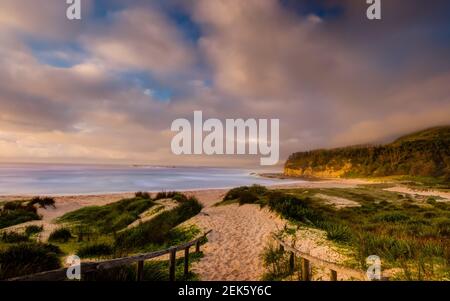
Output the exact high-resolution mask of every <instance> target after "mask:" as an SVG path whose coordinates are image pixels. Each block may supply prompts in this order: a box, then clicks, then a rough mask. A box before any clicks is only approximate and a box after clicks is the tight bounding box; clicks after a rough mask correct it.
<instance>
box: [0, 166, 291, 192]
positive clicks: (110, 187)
mask: <svg viewBox="0 0 450 301" xmlns="http://www.w3.org/2000/svg"><path fill="white" fill-rule="evenodd" d="M286 182H287V181H286V180H277V179H264V178H260V177H257V176H255V175H251V171H250V170H242V169H225V168H190V167H176V168H168V167H127V166H92V165H38V164H20V165H5V164H3V165H0V195H17V194H20V195H67V194H101V193H116V192H134V191H140V190H142V191H162V190H165V191H169V190H188V189H206V188H228V187H235V186H241V185H251V184H261V185H271V184H277V183H286Z"/></svg>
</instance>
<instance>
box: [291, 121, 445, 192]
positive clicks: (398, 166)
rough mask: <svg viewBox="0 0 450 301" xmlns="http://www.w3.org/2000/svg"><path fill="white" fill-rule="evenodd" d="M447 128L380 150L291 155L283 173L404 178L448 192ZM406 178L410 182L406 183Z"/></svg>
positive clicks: (409, 137)
mask: <svg viewBox="0 0 450 301" xmlns="http://www.w3.org/2000/svg"><path fill="white" fill-rule="evenodd" d="M449 149H450V126H445V127H436V128H432V129H428V130H424V131H420V132H417V133H413V134H410V135H407V136H404V137H401V138H399V139H397V140H396V141H394V142H393V143H390V144H386V145H379V146H371V145H370V146H352V147H344V148H337V149H330V150H314V151H308V152H299V153H294V154H292V155H291V156H290V157H289V159H288V160H287V161H286V164H285V173H286V174H288V175H297V176H319V177H334V176H341V177H383V176H404V177H405V180H406V181H409V182H412V183H415V182H417V183H420V185H421V186H426V187H437V188H441V189H450V186H449V185H450V152H449ZM408 178H409V179H408Z"/></svg>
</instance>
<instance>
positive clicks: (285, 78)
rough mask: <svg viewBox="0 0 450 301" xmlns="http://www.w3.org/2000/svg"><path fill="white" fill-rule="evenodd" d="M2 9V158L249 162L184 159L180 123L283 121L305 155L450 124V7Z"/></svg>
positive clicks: (26, 3) (19, 5)
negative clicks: (376, 11)
mask: <svg viewBox="0 0 450 301" xmlns="http://www.w3.org/2000/svg"><path fill="white" fill-rule="evenodd" d="M66 8H67V5H66V3H65V1H62V0H61V1H60V0H40V1H35V0H1V1H0V162H60V163H62V162H65V163H126V164H156V165H209V166H211V165H213V166H224V165H225V166H243V165H249V166H250V165H253V164H257V163H258V162H259V158H260V156H202V155H197V156H175V155H173V154H172V152H171V149H170V142H171V139H172V137H173V136H174V133H173V132H171V131H170V125H171V123H172V121H173V120H174V119H177V118H188V119H192V118H193V112H194V110H202V111H203V115H204V117H205V118H219V119H225V118H233V119H236V118H244V119H246V118H268V119H272V118H278V119H280V152H281V161H280V163H283V160H284V159H286V158H287V157H288V156H289V154H291V153H292V152H296V151H304V150H311V149H316V148H330V147H339V146H345V145H355V144H366V143H383V142H388V141H390V140H392V139H394V138H395V137H397V136H399V135H402V134H405V133H408V132H411V131H415V130H420V129H423V128H427V127H431V126H436V125H445V124H449V120H450V119H449V116H450V85H449V83H450V58H449V54H450V2H449V1H445V0H442V1H441V0H434V1H425V0H395V1H394V0H382V20H376V21H370V20H368V19H367V18H366V9H367V4H365V1H364V0H339V1H338V0H304V1H302V0H246V1H241V0H164V1H162V0H161V1H157V0H155V1H147V0H96V1H95V0H82V20H80V21H70V20H68V19H67V18H66Z"/></svg>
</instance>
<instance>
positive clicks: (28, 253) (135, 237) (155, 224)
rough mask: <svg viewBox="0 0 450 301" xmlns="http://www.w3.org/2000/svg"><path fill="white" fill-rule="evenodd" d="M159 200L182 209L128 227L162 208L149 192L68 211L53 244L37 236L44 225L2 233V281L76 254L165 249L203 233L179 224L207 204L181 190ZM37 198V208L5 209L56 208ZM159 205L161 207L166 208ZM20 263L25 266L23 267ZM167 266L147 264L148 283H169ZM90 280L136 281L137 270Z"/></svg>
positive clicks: (11, 205)
mask: <svg viewBox="0 0 450 301" xmlns="http://www.w3.org/2000/svg"><path fill="white" fill-rule="evenodd" d="M158 197H159V198H160V199H167V198H171V199H173V200H175V201H176V202H177V203H178V206H177V207H175V208H173V209H171V210H166V211H162V210H158V211H157V212H155V213H154V216H153V217H152V218H151V219H150V220H148V221H146V222H142V223H140V224H137V225H136V226H133V227H131V228H127V226H128V225H130V224H131V223H133V222H134V221H136V220H138V219H139V218H140V214H141V213H143V212H145V211H147V210H148V209H150V208H152V207H153V206H155V205H156V204H157V203H155V200H154V199H152V198H151V196H150V194H148V193H146V192H137V193H136V194H135V197H134V198H131V199H124V200H121V201H118V202H116V203H112V204H109V205H105V206H93V207H86V208H82V209H80V210H76V211H74V212H70V213H67V214H66V215H64V216H63V217H61V218H60V219H59V220H58V222H59V223H60V224H61V227H60V228H58V229H56V230H54V231H53V232H51V233H50V235H49V238H48V241H49V243H51V244H52V245H50V244H41V243H37V242H36V234H38V233H40V232H41V231H42V230H43V228H42V226H36V225H29V226H27V227H26V228H25V229H24V231H23V232H20V233H19V232H12V231H11V232H9V231H5V232H3V233H1V234H0V277H1V278H0V279H6V278H10V277H16V276H21V275H25V274H32V273H36V272H41V271H46V270H52V269H55V268H59V267H60V261H61V259H62V256H63V255H67V254H77V255H78V256H79V257H80V258H86V259H109V258H117V257H122V256H127V255H131V254H134V253H138V252H145V251H154V250H160V249H165V248H167V247H170V246H174V245H178V244H181V243H184V242H187V241H190V240H192V239H194V238H195V237H196V236H197V235H198V234H199V233H200V230H199V229H198V228H197V227H195V226H190V227H179V225H180V224H181V223H183V222H184V221H186V220H187V219H189V218H191V217H193V216H195V215H196V214H198V213H199V212H200V211H201V208H202V206H201V204H200V203H199V202H198V201H197V199H195V198H194V197H187V196H186V195H184V194H181V193H178V192H163V193H160V194H159V196H158V195H157V196H156V198H158ZM34 200H35V201H34V202H32V204H31V202H14V203H6V204H4V208H6V209H4V210H8V211H15V210H24V208H26V209H29V208H34V210H33V209H29V210H31V211H32V212H34V211H35V210H36V206H51V202H48V201H43V200H44V199H43V198H39V201H38V199H37V198H35V199H34ZM158 206H160V207H161V209H162V208H163V207H164V205H158ZM155 208H156V206H155ZM2 209H3V208H2ZM160 211H161V212H160ZM199 256H200V255H199V254H191V261H195V260H198V259H199ZM13 257H14V258H15V259H14V260H12V261H11V264H9V263H8V264H6V262H8V260H10V258H13ZM23 258H26V260H23ZM21 260H23V264H18V263H17V262H18V261H21ZM168 264H169V263H168V261H149V262H146V263H145V267H144V280H168ZM182 265H183V259H182V258H181V259H177V267H176V270H177V278H178V279H183V275H182V273H183V267H182ZM89 277H93V278H95V279H96V280H101V279H104V280H135V267H132V266H127V267H121V268H118V269H113V270H111V271H104V272H101V273H96V275H91V276H89ZM195 277H196V276H195V275H194V274H192V273H190V274H189V277H188V278H187V279H186V280H194V279H196V278H195ZM85 280H87V279H85Z"/></svg>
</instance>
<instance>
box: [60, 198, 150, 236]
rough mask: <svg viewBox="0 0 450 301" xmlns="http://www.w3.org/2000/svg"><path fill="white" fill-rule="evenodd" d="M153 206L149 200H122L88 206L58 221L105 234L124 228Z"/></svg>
mask: <svg viewBox="0 0 450 301" xmlns="http://www.w3.org/2000/svg"><path fill="white" fill-rule="evenodd" d="M154 205H155V203H154V202H153V201H152V200H149V199H142V198H132V199H124V200H121V201H119V202H115V203H112V204H108V205H106V206H90V207H85V208H81V209H79V210H76V211H73V212H69V213H67V214H65V215H63V216H62V217H61V218H60V219H59V221H60V222H69V223H78V224H83V225H85V226H90V227H92V228H94V229H96V230H98V231H99V232H100V233H105V234H106V233H111V232H115V231H119V230H121V229H123V228H126V227H127V226H128V225H129V224H131V223H133V222H134V221H136V220H137V219H139V215H140V214H141V213H143V212H144V211H146V210H148V209H149V208H151V207H152V206H154Z"/></svg>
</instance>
